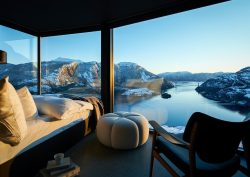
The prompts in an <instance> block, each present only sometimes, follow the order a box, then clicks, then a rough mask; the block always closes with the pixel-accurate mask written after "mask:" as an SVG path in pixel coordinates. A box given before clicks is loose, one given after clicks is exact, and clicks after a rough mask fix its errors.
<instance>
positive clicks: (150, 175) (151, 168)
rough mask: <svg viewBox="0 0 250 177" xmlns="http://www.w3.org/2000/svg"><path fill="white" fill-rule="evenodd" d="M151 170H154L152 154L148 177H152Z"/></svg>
mask: <svg viewBox="0 0 250 177" xmlns="http://www.w3.org/2000/svg"><path fill="white" fill-rule="evenodd" d="M153 168H154V155H153V153H151V159H150V169H149V177H152V176H153Z"/></svg>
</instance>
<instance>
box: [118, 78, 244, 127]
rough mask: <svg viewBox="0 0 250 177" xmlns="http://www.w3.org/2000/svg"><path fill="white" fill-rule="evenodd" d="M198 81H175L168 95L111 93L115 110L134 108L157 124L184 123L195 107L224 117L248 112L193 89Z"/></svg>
mask: <svg viewBox="0 0 250 177" xmlns="http://www.w3.org/2000/svg"><path fill="white" fill-rule="evenodd" d="M198 84H201V83H198V82H176V83H175V87H174V88H172V89H169V90H168V93H169V94H171V98H169V99H164V98H162V97H161V95H157V96H153V97H150V98H148V97H147V98H145V97H140V98H138V97H137V98H136V99H135V100H136V101H124V100H129V99H126V98H125V97H124V96H121V95H118V96H116V97H115V111H129V112H138V113H141V114H143V115H144V116H145V117H146V118H147V119H148V120H156V121H157V122H159V123H160V124H161V125H167V126H170V127H172V126H185V125H186V123H187V121H188V119H189V117H190V116H191V115H192V113H194V112H197V111H199V112H203V113H206V114H208V115H211V116H214V117H217V118H219V119H223V120H228V121H242V120H244V119H245V117H246V116H247V114H248V113H246V112H244V113H242V112H240V111H239V110H237V109H232V108H231V109H229V108H228V105H225V104H224V105H223V104H222V103H218V102H216V101H213V100H209V99H207V98H205V97H203V96H202V95H200V94H199V93H197V92H196V91H195V88H196V87H197V86H198ZM130 97H131V96H130ZM121 100H123V101H121ZM130 100H131V99H130Z"/></svg>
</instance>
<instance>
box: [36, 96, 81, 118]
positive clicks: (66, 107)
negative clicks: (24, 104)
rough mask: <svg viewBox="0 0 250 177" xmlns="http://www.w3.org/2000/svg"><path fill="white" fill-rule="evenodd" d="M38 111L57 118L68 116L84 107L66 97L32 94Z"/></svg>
mask: <svg viewBox="0 0 250 177" xmlns="http://www.w3.org/2000/svg"><path fill="white" fill-rule="evenodd" d="M33 98H34V101H35V103H36V106H37V109H38V112H39V113H40V114H45V115H49V116H52V117H54V118H57V119H67V118H70V117H71V116H72V115H73V114H75V113H76V112H79V113H80V112H82V111H83V110H85V107H83V106H81V105H80V104H78V103H76V102H75V101H73V100H71V99H68V98H59V97H53V96H41V95H33Z"/></svg>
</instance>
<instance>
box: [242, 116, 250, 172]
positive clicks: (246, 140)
mask: <svg viewBox="0 0 250 177" xmlns="http://www.w3.org/2000/svg"><path fill="white" fill-rule="evenodd" d="M243 123H244V132H243V139H242V144H243V148H244V153H245V156H246V161H247V168H248V175H250V117H247V118H246V119H245V120H244V122H243Z"/></svg>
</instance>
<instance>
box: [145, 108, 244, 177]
mask: <svg viewBox="0 0 250 177" xmlns="http://www.w3.org/2000/svg"><path fill="white" fill-rule="evenodd" d="M149 122H150V124H151V125H152V127H153V128H154V133H153V142H152V154H151V164H150V177H152V174H153V173H152V172H153V163H154V159H157V160H158V161H159V162H160V163H161V164H162V165H163V166H164V167H165V168H166V169H167V170H168V171H169V172H170V173H171V175H172V176H174V177H177V176H179V174H178V172H176V171H175V170H174V168H173V165H174V166H176V167H177V168H178V169H179V170H181V171H182V172H183V173H184V174H185V176H190V177H195V176H196V177H211V176H212V177H222V176H223V177H227V176H232V175H234V174H235V172H236V171H237V170H238V169H239V166H240V157H239V156H238V155H237V149H238V146H239V143H240V141H241V138H242V132H243V130H242V123H241V122H228V121H223V120H219V119H216V118H214V117H211V116H208V115H206V114H203V113H199V112H196V113H194V114H193V115H192V116H191V117H190V119H189V121H188V123H187V126H186V128H185V131H184V134H183V138H182V139H181V138H178V137H177V136H175V135H173V134H170V133H168V132H167V131H166V130H165V129H163V128H162V127H161V126H160V125H159V124H158V123H157V122H155V121H149ZM163 156H165V157H166V158H167V159H168V160H170V161H171V162H172V163H168V162H167V161H166V160H165V159H164V157H163Z"/></svg>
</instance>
